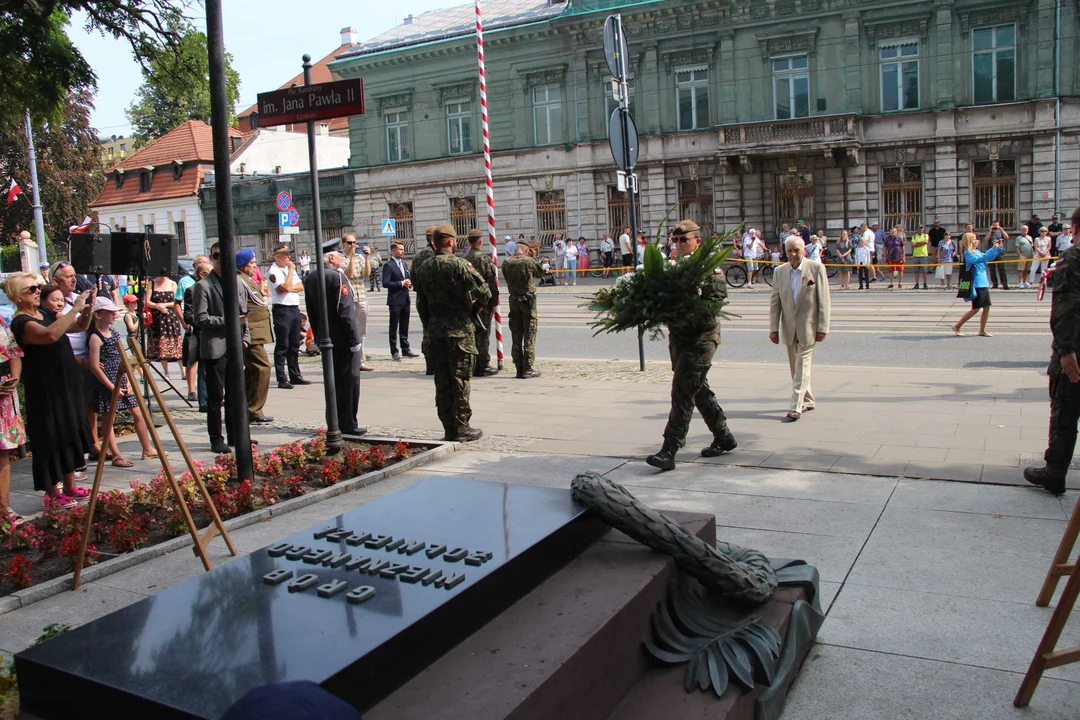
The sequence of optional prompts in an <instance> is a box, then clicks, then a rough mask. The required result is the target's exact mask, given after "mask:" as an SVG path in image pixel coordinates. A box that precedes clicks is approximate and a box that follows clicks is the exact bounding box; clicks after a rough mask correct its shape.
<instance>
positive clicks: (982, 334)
mask: <svg viewBox="0 0 1080 720" xmlns="http://www.w3.org/2000/svg"><path fill="white" fill-rule="evenodd" d="M979 337H994V336H993V335H991V334H990V333H988V332H981V333H979Z"/></svg>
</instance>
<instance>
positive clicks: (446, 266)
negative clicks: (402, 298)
mask: <svg viewBox="0 0 1080 720" xmlns="http://www.w3.org/2000/svg"><path fill="white" fill-rule="evenodd" d="M412 276H413V278H414V284H413V289H414V290H416V311H417V313H419V315H420V320H421V322H423V323H424V327H425V328H426V332H427V334H428V336H429V337H435V338H451V337H470V338H471V337H472V335H473V331H474V328H475V322H476V320H475V317H476V313H477V311H478V310H480V309H481V308H485V307H487V305H488V303H489V302H490V301H491V293H490V292H489V291H488V288H487V283H485V282H484V278H483V277H481V276H480V273H478V272H476V270H474V269H473V267H472V265H470V264H469V263H468V262H466V261H465V259H464V258H461V257H458V256H457V255H454V254H453V253H452V252H450V251H449V250H439V251H438V252H436V253H435V256H434V257H431V258H428V259H427V260H425V261H423V262H421V263H420V264H419V265H417V264H416V262H415V261H414V262H413V271H412Z"/></svg>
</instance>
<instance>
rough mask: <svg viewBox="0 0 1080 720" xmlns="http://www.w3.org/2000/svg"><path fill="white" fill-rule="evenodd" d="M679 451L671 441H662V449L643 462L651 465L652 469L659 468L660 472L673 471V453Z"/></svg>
mask: <svg viewBox="0 0 1080 720" xmlns="http://www.w3.org/2000/svg"><path fill="white" fill-rule="evenodd" d="M678 451H679V446H678V445H676V444H675V443H674V442H673V441H671V440H664V445H663V447H661V448H660V450H658V451H657V452H656V453H654V454H653V455H650V456H649V457H647V458H645V462H647V463H649V464H650V465H652V466H653V467H654V468H660V469H661V470H674V469H675V453H677V452H678Z"/></svg>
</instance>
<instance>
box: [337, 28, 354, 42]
mask: <svg viewBox="0 0 1080 720" xmlns="http://www.w3.org/2000/svg"><path fill="white" fill-rule="evenodd" d="M356 42H357V40H356V28H354V27H345V28H341V44H342V45H355V44H356Z"/></svg>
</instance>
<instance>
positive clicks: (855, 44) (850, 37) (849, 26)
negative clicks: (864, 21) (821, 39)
mask: <svg viewBox="0 0 1080 720" xmlns="http://www.w3.org/2000/svg"><path fill="white" fill-rule="evenodd" d="M844 37H845V38H846V40H847V42H845V47H846V49H847V53H846V56H845V60H844V94H843V95H842V97H843V101H844V105H843V107H842V108H841V112H856V113H857V112H862V111H863V109H864V108H863V97H862V62H861V57H860V56H861V54H862V52H863V48H864V42H863V41H864V39H865V37H866V35H865V33H863V32H862V29H861V28H860V25H859V13H858V12H847V13H844ZM870 107H873V103H871V105H870Z"/></svg>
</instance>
